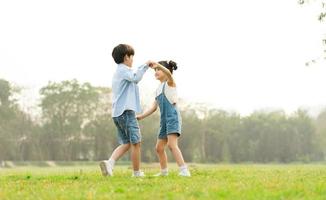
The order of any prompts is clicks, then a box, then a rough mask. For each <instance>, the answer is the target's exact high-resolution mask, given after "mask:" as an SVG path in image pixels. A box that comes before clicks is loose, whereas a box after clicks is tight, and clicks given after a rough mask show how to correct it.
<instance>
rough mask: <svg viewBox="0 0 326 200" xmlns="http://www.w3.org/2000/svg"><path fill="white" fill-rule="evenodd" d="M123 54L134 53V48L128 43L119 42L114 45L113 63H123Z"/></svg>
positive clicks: (129, 54)
mask: <svg viewBox="0 0 326 200" xmlns="http://www.w3.org/2000/svg"><path fill="white" fill-rule="evenodd" d="M125 55H127V56H131V55H135V50H134V49H133V48H132V46H130V45H128V44H119V45H118V46H116V47H114V49H113V51H112V57H113V60H114V62H115V63H117V64H120V63H123V61H124V57H125Z"/></svg>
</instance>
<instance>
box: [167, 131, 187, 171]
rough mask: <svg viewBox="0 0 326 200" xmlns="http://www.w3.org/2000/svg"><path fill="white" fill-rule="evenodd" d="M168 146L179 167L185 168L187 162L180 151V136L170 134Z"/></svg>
mask: <svg viewBox="0 0 326 200" xmlns="http://www.w3.org/2000/svg"><path fill="white" fill-rule="evenodd" d="M167 145H168V147H169V149H170V150H171V152H172V154H173V156H174V159H175V161H176V162H177V164H178V166H179V167H181V166H185V162H184V160H183V156H182V153H181V151H180V149H179V146H178V136H177V134H169V135H168V141H167Z"/></svg>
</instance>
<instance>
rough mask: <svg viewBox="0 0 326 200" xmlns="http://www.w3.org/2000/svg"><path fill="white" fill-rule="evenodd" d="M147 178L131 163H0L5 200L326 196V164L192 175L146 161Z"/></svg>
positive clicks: (219, 168) (204, 170)
mask: <svg viewBox="0 0 326 200" xmlns="http://www.w3.org/2000/svg"><path fill="white" fill-rule="evenodd" d="M143 169H144V171H145V173H146V175H147V176H146V177H145V178H131V169H130V167H128V166H117V167H116V168H115V171H114V173H115V176H114V177H102V176H101V174H100V170H99V167H98V166H94V165H91V166H70V167H69V166H65V167H62V166H60V167H28V166H25V167H16V168H2V169H1V168H0V199H1V200H2V199H17V200H23V199H24V200H27V199H31V200H37V199H56V200H57V199H154V200H159V199H187V200H189V199H205V200H206V199H239V200H246V199H259V200H263V199H313V200H317V199H323V200H324V199H326V165H322V164H315V165H255V164H246V165H201V164H191V165H190V170H191V172H192V177H190V178H186V177H179V176H178V175H177V172H178V171H177V167H176V166H173V165H172V166H171V169H170V175H169V176H168V177H153V176H152V175H153V174H155V173H156V172H158V164H143Z"/></svg>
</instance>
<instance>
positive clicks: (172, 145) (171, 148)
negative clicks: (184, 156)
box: [167, 142, 177, 151]
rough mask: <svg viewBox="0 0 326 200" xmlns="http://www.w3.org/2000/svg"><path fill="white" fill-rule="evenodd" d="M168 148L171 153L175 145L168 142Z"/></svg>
mask: <svg viewBox="0 0 326 200" xmlns="http://www.w3.org/2000/svg"><path fill="white" fill-rule="evenodd" d="M167 145H168V148H169V149H170V150H171V151H172V150H173V149H176V148H177V144H176V143H174V142H168V144H167Z"/></svg>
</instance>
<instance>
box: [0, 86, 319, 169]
mask: <svg viewBox="0 0 326 200" xmlns="http://www.w3.org/2000/svg"><path fill="white" fill-rule="evenodd" d="M17 92H18V91H17V90H15V88H13V87H12V85H11V84H10V83H9V82H8V81H6V80H0V161H1V160H16V161H17V160H18V161H26V160H37V161H40V160H60V161H75V160H85V161H89V160H92V161H93V160H102V159H107V158H108V156H109V154H110V153H111V152H112V150H113V148H115V147H116V146H117V145H118V144H117V138H116V129H115V126H114V123H113V121H112V119H111V102H110V100H111V90H110V88H103V87H94V86H92V85H91V84H89V83H79V82H78V81H77V80H70V81H63V82H60V83H55V82H50V83H48V85H46V86H45V87H43V88H42V89H41V90H40V97H41V101H40V105H39V107H40V108H41V112H42V113H41V117H40V119H38V120H33V119H32V117H31V113H26V112H23V111H22V110H21V109H20V107H19V105H18V103H17V101H16V100H15V99H14V97H15V95H16V93H17ZM181 113H182V117H183V135H182V137H181V139H180V147H181V148H182V151H183V153H184V156H185V159H186V160H187V161H188V162H232V163H239V162H261V163H266V162H282V163H287V162H297V161H299V162H311V161H324V160H325V155H326V110H325V111H324V112H321V113H320V114H319V116H318V117H317V118H312V117H310V116H309V115H308V113H307V111H305V110H297V111H296V112H295V113H293V114H292V115H286V114H285V113H284V112H283V111H274V112H254V113H252V114H251V115H250V116H246V117H242V116H240V115H239V114H238V113H231V112H226V111H223V110H217V109H211V110H208V109H198V108H196V107H195V108H194V107H191V106H186V105H183V106H182V111H181ZM140 126H141V132H142V136H143V143H142V160H143V161H144V162H155V161H157V158H156V154H155V150H154V147H155V143H156V135H157V131H158V127H159V115H158V113H156V114H155V115H153V116H151V117H149V118H146V119H145V120H143V121H141V122H140ZM123 159H124V160H128V159H129V157H128V156H125V157H124V158H123Z"/></svg>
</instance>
